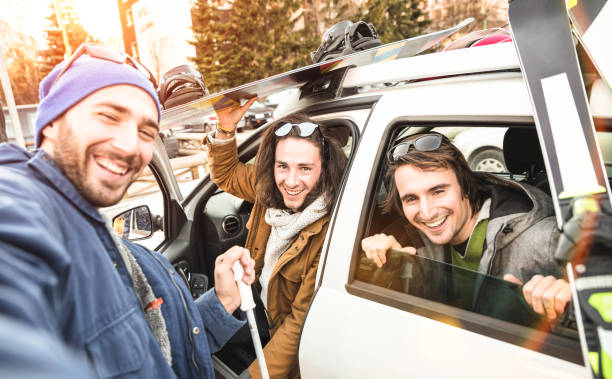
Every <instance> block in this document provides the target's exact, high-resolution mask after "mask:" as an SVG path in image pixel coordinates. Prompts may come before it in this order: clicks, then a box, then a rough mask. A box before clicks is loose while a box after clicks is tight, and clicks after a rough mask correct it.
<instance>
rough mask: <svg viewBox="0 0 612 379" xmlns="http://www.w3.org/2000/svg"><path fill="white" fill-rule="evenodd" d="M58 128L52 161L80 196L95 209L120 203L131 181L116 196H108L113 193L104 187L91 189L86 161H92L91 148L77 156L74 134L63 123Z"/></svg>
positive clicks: (90, 179)
mask: <svg viewBox="0 0 612 379" xmlns="http://www.w3.org/2000/svg"><path fill="white" fill-rule="evenodd" d="M58 128H59V129H58V138H57V143H56V144H55V147H54V149H53V160H54V162H55V164H56V165H57V166H58V167H59V168H60V170H62V172H63V173H64V175H65V176H66V177H67V178H68V180H70V182H71V183H72V184H73V185H74V186H75V188H76V189H77V191H79V193H80V194H81V196H83V198H85V200H87V201H88V202H89V203H90V204H91V205H93V206H94V207H95V208H103V207H109V206H112V205H115V204H117V203H118V202H119V201H121V199H122V198H123V196H124V195H125V193H126V192H127V189H128V187H129V186H130V184H131V183H132V182H133V180H130V181H129V183H128V184H126V185H125V187H124V188H123V189H122V190H121V191H120V192H119V193H118V194H117V195H114V196H112V197H110V195H111V194H112V193H114V191H113V192H111V189H106V190H105V187H102V188H99V189H96V188H92V187H93V183H89V184H88V182H90V181H92V180H93V181H95V178H90V177H89V176H88V160H89V159H93V158H91V157H92V154H91V151H90V149H91V148H92V146H89V147H87V148H86V149H85V151H84V152H83V156H79V150H78V147H77V146H76V145H75V144H74V143H73V141H74V134H73V133H72V131H71V130H70V128H69V127H68V126H67V125H65V124H64V122H63V121H62V122H60V123H59V125H58ZM131 161H133V159H132V160H131ZM94 163H95V162H94ZM132 165H133V162H130V167H132Z"/></svg>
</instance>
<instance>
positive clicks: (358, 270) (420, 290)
mask: <svg viewBox="0 0 612 379" xmlns="http://www.w3.org/2000/svg"><path fill="white" fill-rule="evenodd" d="M423 131H436V132H438V133H441V134H444V135H445V136H447V137H448V138H449V139H450V141H451V142H452V143H453V144H454V145H455V147H457V148H458V149H459V150H460V151H461V153H462V154H463V155H464V157H465V158H466V161H467V163H468V165H469V167H470V168H471V169H472V170H473V171H478V172H487V173H490V174H493V175H494V176H495V177H498V178H503V179H506V180H509V181H511V182H515V183H519V184H529V185H531V186H535V187H539V189H540V190H542V193H541V194H540V195H541V196H546V195H545V193H546V191H547V187H548V182H547V180H546V172H545V170H544V164H543V161H542V158H541V151H540V150H539V145H538V142H537V135H536V133H535V129H534V127H533V126H532V125H531V126H526V125H503V124H496V125H478V126H465V125H459V126H456V125H452V124H451V125H448V124H444V125H424V126H418V125H416V126H415V125H409V126H406V125H397V126H396V127H395V128H394V129H393V131H392V132H391V133H390V137H389V140H388V141H387V142H386V145H385V147H384V149H382V151H384V152H386V151H387V150H388V149H389V148H390V147H391V146H393V145H394V144H395V143H397V142H398V141H399V140H401V139H403V138H405V137H407V136H409V135H412V134H415V133H418V132H423ZM531 138H533V139H534V140H529V139H531ZM526 146H530V148H532V149H533V150H536V151H530V152H525V150H526ZM380 160H381V161H380V163H379V165H378V167H379V170H378V171H379V172H378V175H377V179H376V182H375V184H374V186H373V188H372V194H371V201H370V203H369V209H368V213H367V215H366V217H364V219H363V220H364V221H365V222H364V223H363V225H362V226H361V229H360V230H362V231H363V232H362V236H363V237H362V238H365V237H368V236H373V235H376V234H378V233H384V234H387V235H393V236H394V237H395V238H396V239H397V240H398V242H400V245H402V246H413V247H415V248H416V249H417V254H416V255H411V254H407V253H405V252H402V251H399V250H389V251H388V252H387V255H386V263H385V264H384V265H382V267H378V266H377V265H376V264H375V263H374V262H373V261H372V260H371V259H369V258H368V257H366V254H365V252H364V251H363V249H361V245H360V244H358V249H359V251H358V253H357V254H355V255H354V257H356V259H355V260H354V261H353V270H352V271H351V272H352V273H353V274H354V277H353V279H354V280H355V281H357V282H364V283H368V284H370V285H373V286H375V287H370V286H367V288H372V289H373V292H372V293H371V294H368V295H366V297H368V298H371V299H372V300H375V301H377V300H380V299H382V297H378V296H376V294H375V293H377V292H378V291H383V292H385V293H388V292H387V291H388V290H391V291H394V292H395V293H396V294H397V295H396V296H393V297H394V298H395V299H396V300H395V301H392V302H389V301H387V300H384V301H383V300H380V301H382V302H385V303H387V304H394V306H396V307H398V308H401V309H405V310H408V311H412V312H414V311H415V310H416V309H420V310H418V311H416V312H417V313H421V314H423V315H425V316H426V317H431V318H434V319H437V320H446V321H447V322H448V323H451V324H453V325H456V326H457V325H458V326H459V327H466V326H467V325H470V324H477V326H474V325H472V326H470V327H469V328H471V327H474V329H476V330H477V331H478V330H479V328H482V326H483V325H487V328H489V330H488V331H487V332H485V333H484V334H486V335H488V336H493V337H494V338H496V337H499V338H500V339H503V340H506V341H508V342H511V343H515V344H518V345H520V346H526V345H529V344H530V343H532V342H529V341H528V340H529V338H531V337H525V336H529V335H530V333H531V334H532V335H533V333H538V336H539V337H538V341H539V342H538V344H539V345H538V346H535V345H534V346H528V347H529V348H533V349H535V350H538V351H541V352H544V353H547V354H550V355H554V356H557V357H561V358H564V359H567V360H572V361H575V362H579V361H581V357H580V348H579V345H578V334H577V332H576V325H575V321H574V318H573V313H572V312H571V311H570V310H567V311H566V312H565V313H564V314H563V315H562V316H561V317H559V318H558V319H557V320H555V321H553V322H550V321H549V320H547V319H546V318H545V317H543V316H541V315H539V314H537V313H536V312H535V311H534V310H533V309H532V307H531V306H530V305H529V304H528V303H527V302H526V300H525V297H524V295H523V291H522V286H521V285H519V284H515V283H514V282H510V281H507V280H504V272H503V269H500V270H497V271H496V269H494V268H495V267H496V266H497V265H501V266H503V264H504V263H500V262H506V261H508V259H509V258H508V257H505V256H500V255H501V254H500V255H497V256H495V255H493V258H491V261H490V262H489V263H488V264H487V265H482V264H481V265H480V266H479V265H478V264H477V265H476V267H477V268H476V267H471V268H466V267H465V266H462V265H459V264H458V263H456V262H455V261H454V260H453V257H452V256H451V248H450V245H446V246H441V245H435V244H432V243H431V241H429V240H427V241H429V243H427V242H426V238H427V237H426V235H425V234H424V233H423V232H422V231H419V230H418V229H417V228H415V227H414V226H412V225H411V224H410V222H408V220H407V219H406V217H404V214H403V213H402V211H401V210H400V209H397V208H394V209H389V207H387V208H386V209H385V211H383V209H382V205H383V203H384V200H385V199H386V197H387V191H388V188H389V187H391V185H390V184H389V183H386V182H385V172H386V167H387V166H386V161H385V160H386V154H382V155H381V157H380ZM389 180H392V179H389ZM536 191H537V190H536ZM548 192H550V190H548ZM403 201H405V200H402V202H403ZM406 201H407V200H406ZM443 222H444V221H443ZM474 230H476V227H475V228H474ZM487 236H488V232H487V234H486V235H485V234H483V238H484V239H485V242H484V245H485V246H486V244H494V243H499V240H497V239H496V241H487V240H486V238H487ZM470 243H471V242H470ZM432 246H433V247H432ZM427 249H429V250H427ZM424 251H428V253H422V252H424ZM513 253H515V252H513ZM517 254H520V252H519V253H517ZM547 254H550V257H551V259H550V260H549V261H550V262H552V261H553V259H552V255H553V254H554V252H553V251H550V252H547ZM483 256H484V255H483ZM481 258H482V257H481ZM453 262H455V264H453ZM487 267H488V269H487ZM556 268H557V267H556ZM562 271H563V268H562V265H561V264H559V266H558V272H559V273H562ZM543 274H545V273H543ZM349 283H351V279H349ZM376 288H380V290H377V289H376ZM366 292H367V291H366ZM383 292H380V294H382V293H383ZM400 294H401V295H400ZM405 295H409V296H405ZM423 300H425V302H423ZM415 304H418V307H416V308H415ZM570 306H571V304H569V305H568V308H570ZM424 309H426V310H424ZM432 310H434V312H433V313H432ZM509 330H510V331H511V332H509V333H510V334H513V335H514V336H513V337H512V338H507V335H506V336H503V333H508V331H509ZM502 331H504V332H502ZM480 332H482V330H480ZM498 332H499V333H498ZM517 336H519V337H517ZM560 346H562V347H560Z"/></svg>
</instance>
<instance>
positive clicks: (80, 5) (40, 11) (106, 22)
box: [0, 0, 121, 48]
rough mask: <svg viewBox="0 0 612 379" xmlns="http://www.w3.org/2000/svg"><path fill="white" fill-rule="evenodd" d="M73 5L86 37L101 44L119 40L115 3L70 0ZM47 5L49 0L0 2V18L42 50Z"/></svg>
mask: <svg viewBox="0 0 612 379" xmlns="http://www.w3.org/2000/svg"><path fill="white" fill-rule="evenodd" d="M56 1H57V2H58V3H61V2H62V0H56ZM73 3H74V8H75V10H76V12H77V14H78V15H79V18H80V20H81V24H82V25H83V27H84V28H85V30H87V31H88V32H89V34H91V35H92V36H94V37H96V38H97V39H99V40H100V41H101V42H104V43H106V42H109V41H112V40H117V39H120V38H121V25H120V23H119V12H118V10H117V0H73ZM50 6H51V0H2V6H1V8H2V12H0V19H1V20H3V21H6V22H8V23H9V24H10V25H11V26H12V27H13V28H14V29H16V30H19V31H21V32H23V33H25V34H27V35H30V36H32V37H33V38H34V40H36V42H37V45H39V48H44V46H41V45H44V43H45V34H44V29H45V25H46V20H45V18H46V17H47V16H48V15H49V12H50Z"/></svg>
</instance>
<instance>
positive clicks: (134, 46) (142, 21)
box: [117, 0, 195, 79]
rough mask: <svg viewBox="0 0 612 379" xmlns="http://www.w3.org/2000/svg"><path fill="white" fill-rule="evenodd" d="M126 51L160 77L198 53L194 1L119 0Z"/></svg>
mask: <svg viewBox="0 0 612 379" xmlns="http://www.w3.org/2000/svg"><path fill="white" fill-rule="evenodd" d="M117 1H118V5H119V17H120V19H121V29H122V32H123V44H124V48H125V51H126V52H128V53H129V54H130V55H132V56H135V57H137V58H138V60H139V61H140V62H142V64H144V65H145V66H147V68H149V69H150V70H151V72H153V73H154V74H155V75H156V76H157V78H158V79H159V78H160V77H161V75H163V73H165V72H166V71H168V70H170V69H171V68H173V67H176V66H179V65H182V64H187V63H189V60H188V57H193V56H195V48H194V47H193V45H191V44H189V42H188V41H192V40H193V32H192V30H191V25H192V22H191V7H192V1H191V0H173V1H165V0H117Z"/></svg>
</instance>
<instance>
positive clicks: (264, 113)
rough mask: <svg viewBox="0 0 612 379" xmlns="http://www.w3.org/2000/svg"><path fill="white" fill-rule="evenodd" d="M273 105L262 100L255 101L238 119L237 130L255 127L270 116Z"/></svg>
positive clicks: (262, 123)
mask: <svg viewBox="0 0 612 379" xmlns="http://www.w3.org/2000/svg"><path fill="white" fill-rule="evenodd" d="M273 111H274V106H270V105H266V104H265V103H264V102H260V101H256V102H255V103H254V104H253V105H252V106H251V108H249V110H248V111H247V112H246V113H245V114H244V116H243V117H242V119H240V121H238V125H237V128H238V131H239V132H240V131H243V130H245V129H257V128H258V127H260V126H262V125H264V124H265V123H267V122H268V121H269V120H270V119H271V118H272V112H273Z"/></svg>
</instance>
